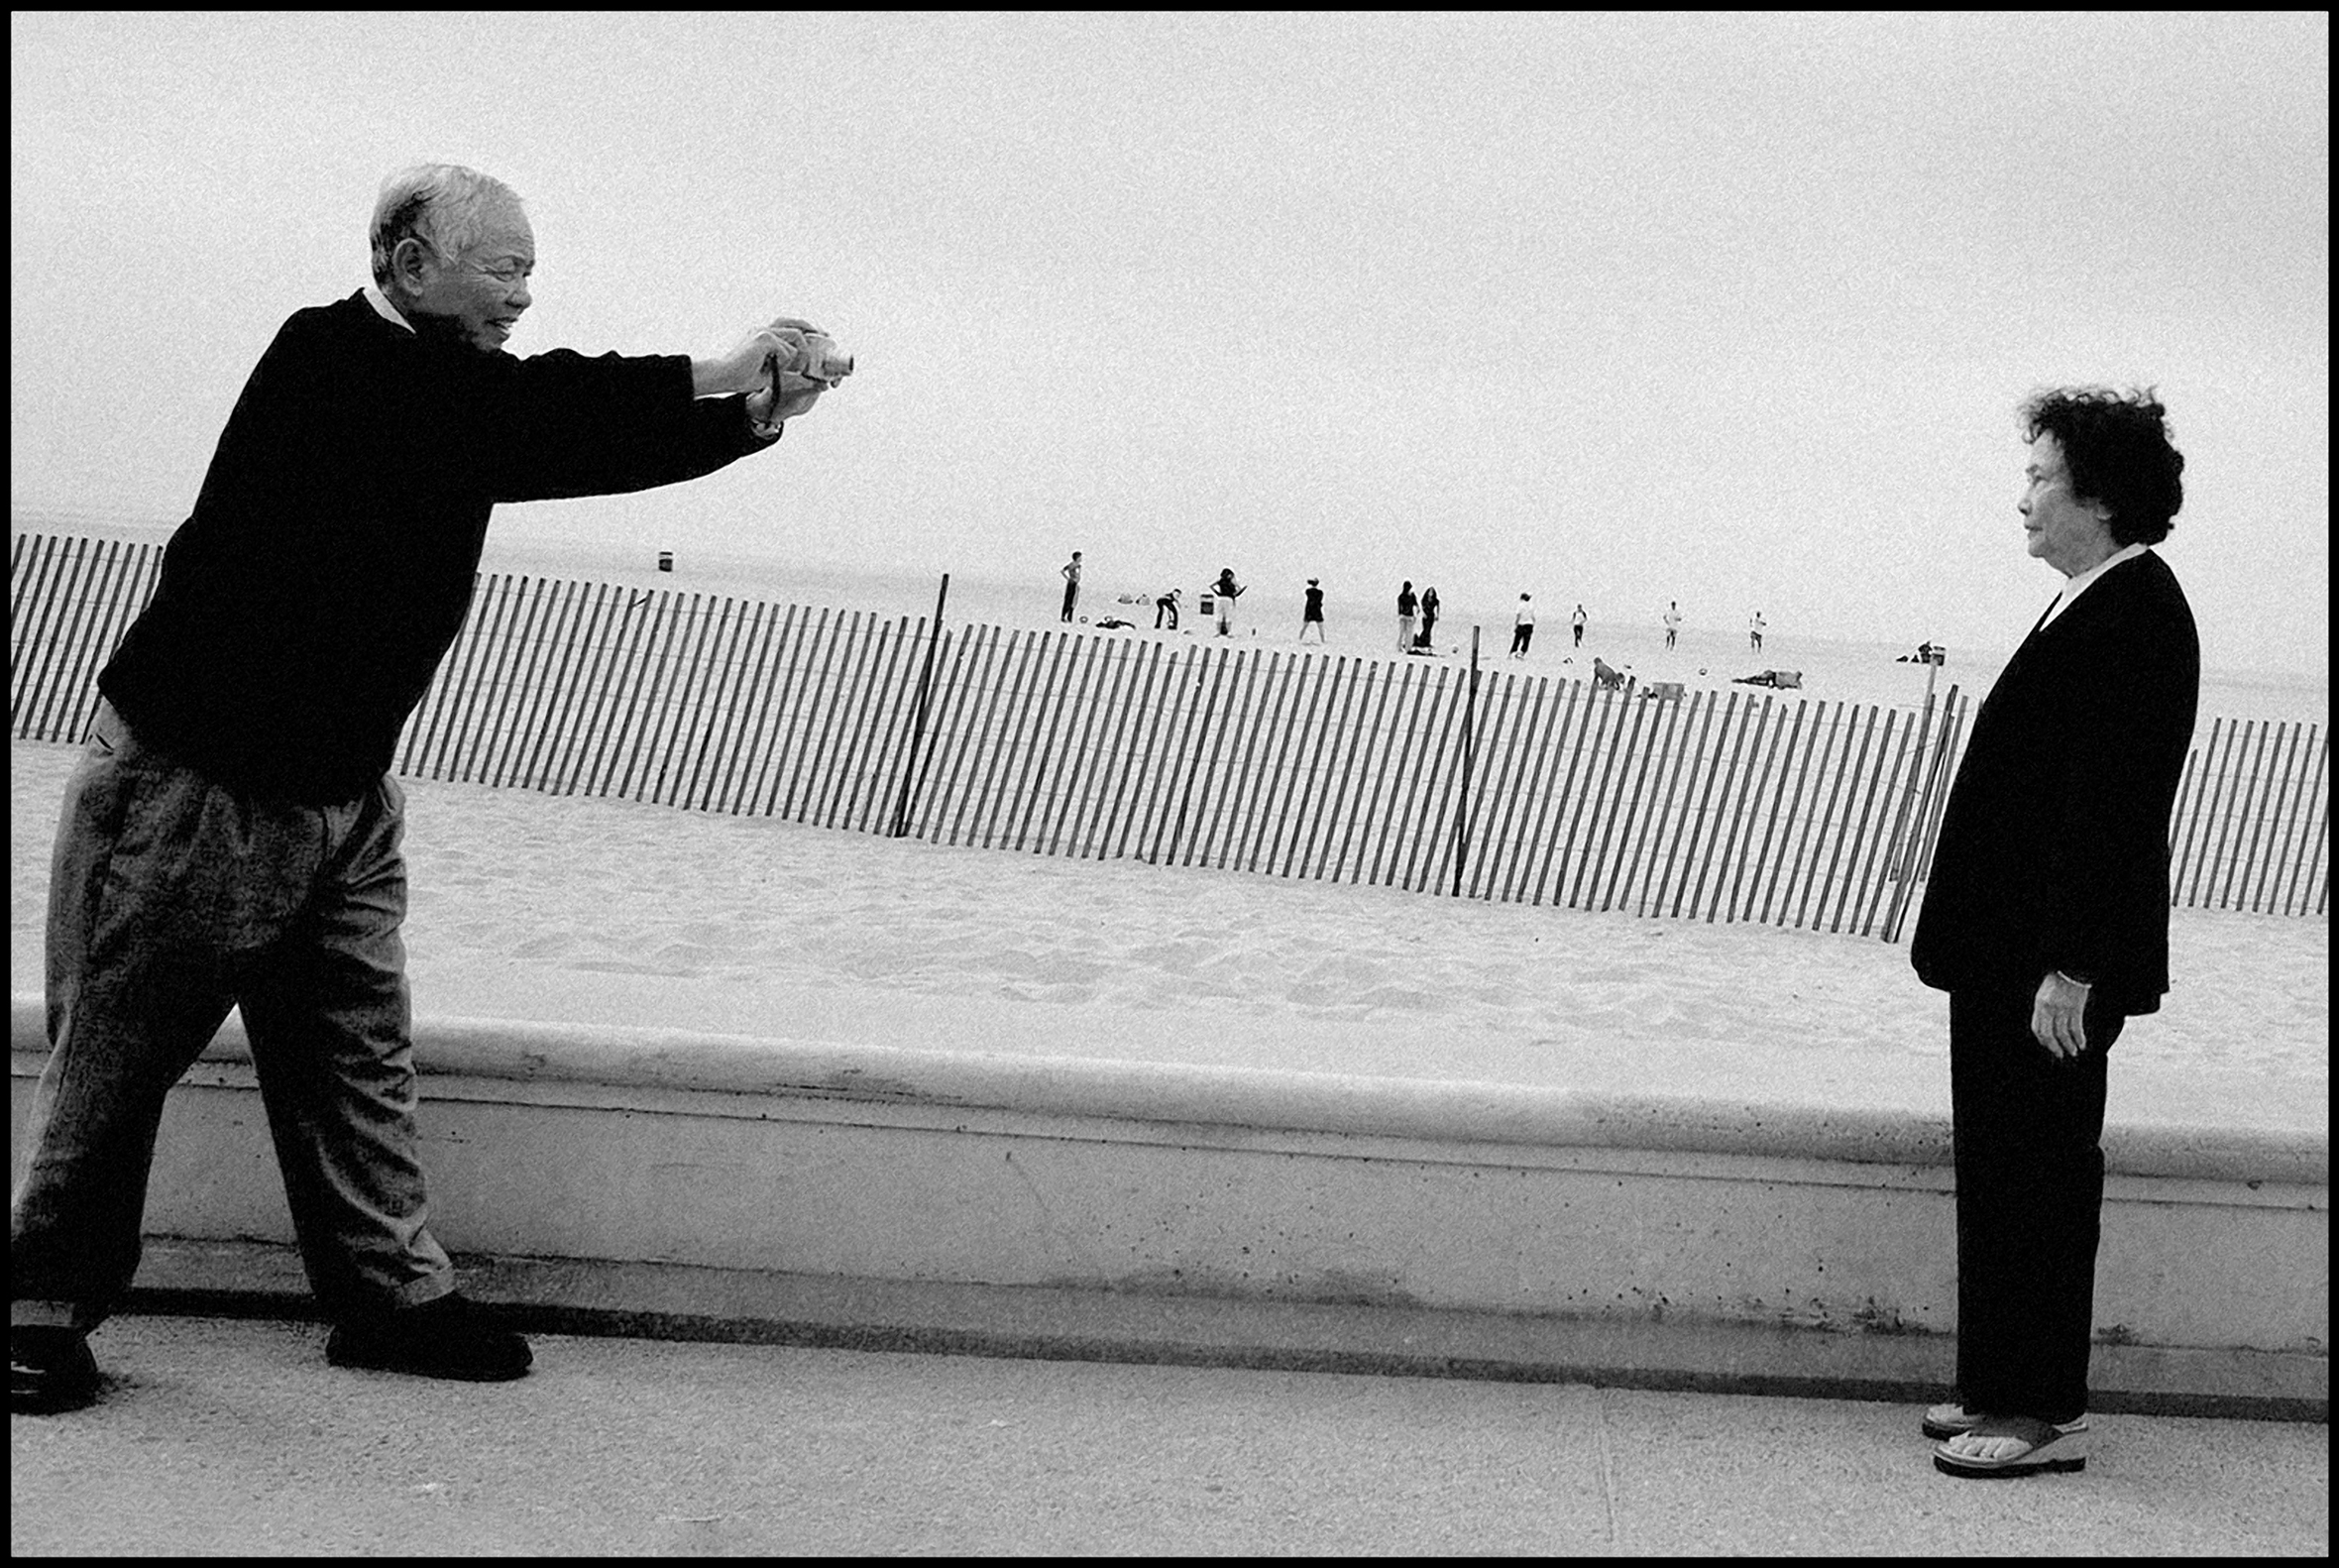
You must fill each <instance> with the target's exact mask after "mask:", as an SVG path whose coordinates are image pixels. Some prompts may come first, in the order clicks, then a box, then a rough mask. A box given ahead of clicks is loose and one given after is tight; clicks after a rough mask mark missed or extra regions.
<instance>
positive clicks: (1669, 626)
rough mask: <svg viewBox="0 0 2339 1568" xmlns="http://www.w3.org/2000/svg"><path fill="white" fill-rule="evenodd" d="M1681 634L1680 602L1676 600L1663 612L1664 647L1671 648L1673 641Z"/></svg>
mask: <svg viewBox="0 0 2339 1568" xmlns="http://www.w3.org/2000/svg"><path fill="white" fill-rule="evenodd" d="M1680 632H1681V601H1680V600H1678V599H1676V600H1674V601H1673V603H1672V604H1671V605H1670V606H1669V607H1668V608H1667V609H1666V611H1665V646H1667V647H1668V648H1669V647H1671V646H1673V639H1674V638H1675V637H1676V636H1678V635H1680Z"/></svg>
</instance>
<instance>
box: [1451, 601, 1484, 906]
mask: <svg viewBox="0 0 2339 1568" xmlns="http://www.w3.org/2000/svg"><path fill="white" fill-rule="evenodd" d="M1478 631H1479V628H1478V627H1476V626H1472V627H1471V628H1470V690H1469V691H1468V692H1466V693H1464V694H1463V698H1462V793H1461V795H1460V796H1459V797H1458V798H1457V806H1456V810H1455V812H1454V896H1455V897H1456V898H1460V897H1461V896H1462V862H1463V861H1464V860H1465V859H1466V858H1468V856H1469V853H1470V765H1471V763H1473V762H1474V761H1476V760H1477V759H1478Z"/></svg>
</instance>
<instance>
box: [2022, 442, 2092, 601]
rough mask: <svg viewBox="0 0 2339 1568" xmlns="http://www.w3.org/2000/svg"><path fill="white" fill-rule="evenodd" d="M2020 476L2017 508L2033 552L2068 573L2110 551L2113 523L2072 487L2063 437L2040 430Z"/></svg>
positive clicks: (2082, 567) (2038, 557) (2030, 549)
mask: <svg viewBox="0 0 2339 1568" xmlns="http://www.w3.org/2000/svg"><path fill="white" fill-rule="evenodd" d="M2023 475H2024V478H2025V480H2026V482H2027V483H2026V486H2025V488H2024V490H2023V493H2022V500H2021V501H2019V502H2017V503H2016V504H2015V510H2017V511H2019V512H2021V513H2022V526H2023V532H2024V533H2025V534H2026V535H2028V537H2029V541H2030V542H2029V545H2028V547H2027V548H2028V550H2029V553H2030V554H2031V555H2032V556H2033V557H2035V558H2036V559H2038V560H2042V561H2045V562H2046V563H2047V564H2048V565H2049V566H2052V567H2054V568H2055V569H2056V570H2057V571H2059V572H2061V573H2062V574H2063V576H2065V577H2070V576H2073V575H2075V574H2076V573H2079V572H2083V571H2085V570H2086V569H2087V568H2088V567H2090V566H2092V565H2094V564H2095V563H2096V562H2097V561H2099V560H2101V559H2102V558H2103V557H2104V556H2106V555H2109V554H2110V553H2111V552H2112V549H2113V548H2114V545H2113V541H2112V535H2111V525H2110V524H2109V523H2108V522H2107V521H2105V519H2104V512H2103V507H2102V506H2101V505H2100V504H2097V503H2095V502H2091V501H2081V500H2080V499H2079V498H2078V497H2077V496H2075V495H2073V494H2072V492H2071V472H2070V469H2069V467H2068V466H2067V465H2066V464H2065V463H2064V462H2063V458H2062V443H2061V441H2058V440H2056V439H2055V437H2054V436H2052V435H2049V434H2046V433H2044V432H2042V433H2041V434H2040V436H2039V438H2038V439H2037V440H2035V441H2033V442H2032V443H2031V460H2030V464H2029V466H2028V467H2027V468H2025V469H2024V470H2023Z"/></svg>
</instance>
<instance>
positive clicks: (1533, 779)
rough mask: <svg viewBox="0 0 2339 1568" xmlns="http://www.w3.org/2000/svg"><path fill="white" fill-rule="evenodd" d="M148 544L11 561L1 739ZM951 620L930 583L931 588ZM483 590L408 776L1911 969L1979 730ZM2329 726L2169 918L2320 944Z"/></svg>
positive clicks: (2191, 808)
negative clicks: (1271, 879) (2289, 924)
mask: <svg viewBox="0 0 2339 1568" xmlns="http://www.w3.org/2000/svg"><path fill="white" fill-rule="evenodd" d="M160 555H161V551H160V549H159V548H158V547H156V546H152V545H144V544H126V543H121V542H119V541H98V540H89V539H81V538H75V537H66V536H55V535H19V536H18V538H17V541H16V546H15V550H14V553H13V556H12V559H11V573H10V576H11V590H12V593H11V607H12V621H11V633H12V650H13V657H14V663H13V668H12V672H11V694H10V695H11V712H12V716H13V724H14V732H15V733H16V734H17V735H18V736H19V737H29V738H41V739H54V740H75V739H78V738H79V737H80V736H81V735H82V734H84V733H85V732H86V729H87V726H88V723H89V720H90V717H91V716H92V714H93V713H94V711H95V706H96V693H95V687H94V679H95V675H96V671H97V669H98V668H99V667H100V665H101V664H102V662H103V660H104V658H105V656H106V655H107V654H108V653H109V652H110V651H111V649H112V647H113V646H114V644H115V642H116V641H117V640H118V639H119V637H120V636H121V633H122V631H123V629H124V628H125V627H126V626H127V625H128V623H129V621H130V618H131V616H133V615H135V613H136V611H137V610H138V608H139V607H140V606H142V605H143V604H144V603H145V601H146V599H147V597H148V596H149V595H150V594H151V593H152V591H153V587H154V581H155V577H156V573H157V571H158V568H159V564H160ZM946 588H947V580H946ZM941 608H942V607H941V606H939V605H938V615H937V617H936V621H934V622H930V621H929V620H928V619H927V618H925V617H915V618H914V617H911V616H879V615H873V614H869V613H866V612H859V611H837V610H831V609H823V608H812V607H803V606H794V605H790V606H781V605H777V604H771V603H766V602H761V601H752V600H738V599H728V598H716V597H713V596H708V595H702V594H695V593H683V592H677V591H672V590H662V589H660V590H641V589H628V588H624V587H618V586H613V585H610V584H593V583H583V582H576V581H572V580H567V579H549V578H540V577H524V576H511V575H504V574H493V573H491V574H487V575H485V576H483V577H482V579H481V581H480V585H479V588H478V591H477V593H476V594H475V595H474V598H473V602H472V606H471V610H470V614H469V617H468V619H467V622H466V624H465V627H464V629H463V632H462V634H461V635H460V636H459V637H458V638H457V640H456V642H455V644H454V646H453V647H452V649H450V651H449V653H448V656H447V658H446V659H445V660H444V661H443V663H442V665H441V667H440V670H439V673H438V676H437V678H436V679H435V681H434V682H433V684H432V686H431V688H430V690H429V691H428V692H427V693H426V694H425V695H424V698H423V700H422V702H421V703H420V704H419V705H418V706H417V707H416V709H415V712H414V715H413V717H412V719H411V720H410V721H409V723H408V725H407V728H406V730H405V732H404V734H403V736H402V737H401V740H400V745H399V748H398V752H397V757H396V766H397V769H398V771H399V772H401V773H404V774H407V775H410V776H415V777H425V778H438V779H449V780H456V781H468V782H476V783H483V784H490V785H498V786H503V787H520V788H530V789H537V790H543V791H547V792H550V793H555V794H587V795H609V796H618V797H622V798H627V799H633V800H641V801H650V802H657V803H661V804H666V805H672V806H679V807H687V808H690V809H694V810H701V811H719V812H725V813H731V814H739V815H767V816H777V817H781V818H785V819H787V820H789V821H794V822H802V823H808V824H814V825H818V826H823V827H831V828H842V829H849V830H852V831H856V832H865V833H877V834H888V835H893V836H915V837H918V838H921V839H925V840H930V841H933V842H936V843H943V844H971V845H980V846H984V847H991V848H1003V849H1010V850H1017V851H1022V852H1027V853H1035V854H1052V855H1066V856H1071V857H1074V858H1094V859H1113V858H1125V857H1126V858H1138V859H1142V860H1145V861H1148V862H1152V863H1156V864H1170V865H1178V866H1189V867H1196V868H1207V869H1223V870H1241V871H1246V872H1250V873H1253V874H1261V875H1276V876H1283V877H1298V878H1305V879H1310V880H1322V881H1335V882H1339V881H1346V882H1362V883H1366V884H1368V885H1381V886H1392V887H1401V888H1408V889H1413V890H1417V891H1434V892H1438V893H1442V894H1449V895H1454V896H1461V897H1469V898H1479V899H1486V900H1493V901H1503V902H1522V903H1536V904H1540V903H1545V902H1549V903H1551V904H1554V905H1564V906H1567V907H1571V908H1580V909H1594V910H1609V909H1616V910H1630V911H1631V912H1633V913H1634V914H1637V915H1643V916H1656V917H1665V918H1682V919H1703V920H1707V921H1749V922H1760V923H1764V924H1771V925H1778V926H1789V925H1792V926H1795V927H1798V928H1809V929H1814V930H1820V929H1824V930H1828V931H1832V932H1849V933H1855V934H1859V935H1880V936H1882V937H1883V938H1884V939H1885V940H1887V941H1897V940H1898V939H1899V937H1900V936H1901V934H1902V932H1903V930H1904V928H1905V926H1906V924H1907V919H1908V915H1909V912H1910V910H1911V909H1912V908H1913V900H1912V894H1913V892H1914V890H1915V888H1916V886H1917V884H1918V883H1919V882H1921V881H1922V878H1923V875H1924V870H1925V867H1926V864H1927V863H1928V860H1929V857H1930V854H1931V849H1932V840H1933V836H1934V834H1935V832H1936V831H1937V830H1938V827H1939V821H1940V813H1941V808H1942V805H1943V803H1944V799H1945V797H1946V793H1947V789H1946V786H1947V782H1948V780H1949V778H1950V777H1951V776H1953V771H1954V760H1955V756H1956V752H1957V746H1958V742H1959V740H1960V739H1961V735H1962V728H1963V723H1964V719H1965V705H1963V704H1961V703H1960V702H1959V701H1958V700H1957V694H1956V689H1955V688H1954V687H1952V688H1950V691H1949V695H1948V698H1947V699H1946V700H1945V701H1944V702H1943V704H1942V705H1941V706H1940V707H1939V709H1938V710H1936V709H1933V708H1931V707H1929V708H1928V709H1927V710H1926V711H1924V712H1922V713H1910V712H1908V711H1906V710H1901V709H1893V708H1879V707H1875V706H1860V705H1855V704H1849V703H1829V702H1826V701H1812V700H1807V699H1802V698H1794V699H1787V698H1783V697H1781V696H1780V695H1779V694H1777V693H1771V692H1764V693H1761V694H1759V695H1757V694H1755V693H1752V692H1740V691H1737V690H1731V691H1728V692H1702V691H1701V692H1693V693H1689V694H1687V695H1686V696H1681V697H1675V698H1667V697H1660V696H1658V695H1657V694H1656V693H1655V692H1653V691H1651V690H1643V689H1638V688H1634V687H1631V686H1625V687H1622V688H1620V689H1617V688H1611V689H1607V690H1600V689H1595V688H1594V687H1592V686H1591V685H1589V684H1588V683H1586V682H1583V681H1575V680H1565V679H1559V680H1555V679H1552V678H1549V677H1544V676H1527V675H1519V674H1514V673H1512V672H1509V671H1502V672H1499V673H1497V672H1486V673H1483V674H1482V673H1480V672H1478V671H1476V670H1474V669H1471V668H1465V667H1463V666H1461V665H1460V664H1458V663H1453V662H1448V661H1442V660H1441V661H1437V662H1434V663H1430V662H1425V661H1420V660H1407V659H1401V658H1392V657H1388V656H1378V655H1363V656H1360V655H1353V654H1338V655H1334V654H1328V653H1323V652H1314V653H1304V652H1292V651H1287V650H1272V649H1259V648H1238V647H1235V646H1232V645H1228V644H1215V643H1201V644H1193V643H1178V644H1170V643H1165V642H1162V641H1158V640H1154V639H1149V638H1126V637H1121V636H1116V635H1109V634H1100V633H1093V632H1089V631H1084V630H1073V629H1068V628H1066V629H1056V628H1051V629H1046V630H1037V631H1032V630H1011V629H1006V628H1002V627H998V626H988V625H968V626H958V627H943V628H942V629H940V630H939V631H938V630H937V629H936V625H937V624H938V623H939V620H940V611H941ZM2328 749H2329V748H2328V741H2327V738H2326V737H2325V736H2324V734H2323V732H2322V728H2321V727H2320V726H2319V725H2289V724H2263V723H2260V722H2256V721H2249V722H2244V723H2239V724H2236V723H2232V722H2229V721H2225V720H2216V721H2213V722H2212V724H2211V727H2210V731H2209V735H2208V738H2207V740H2206V742H2205V743H2203V744H2202V745H2200V746H2197V747H2195V749H2194V751H2193V753H2192V755H2191V758H2190V760H2189V761H2188V765H2187V769H2186V773H2185V778H2184V783H2183V792H2182V794H2181V795H2180V798H2179V805H2178V809H2177V811H2176V813H2175V816H2174V821H2173V827H2172V836H2171V847H2172V856H2173V858H2174V865H2175V873H2176V875H2175V882H2176V889H2175V898H2176V901H2177V902H2179V903H2182V904H2185V905H2188V906H2197V907H2208V906H2211V905H2212V904H2213V905H2214V907H2216V908H2221V909H2225V908H2231V909H2241V910H2255V911H2259V912H2268V913H2283V914H2307V913H2313V914H2321V913H2323V912H2324V910H2325V908H2326V904H2327V900H2328V896H2329V887H2328V859H2327V844H2326V840H2325V827H2326V825H2327V821H2328V815H2329V802H2328V794H2327V785H2326V781H2325V762H2326V759H2327V754H2328Z"/></svg>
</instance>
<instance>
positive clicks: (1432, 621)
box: [1414, 588, 1437, 650]
mask: <svg viewBox="0 0 2339 1568" xmlns="http://www.w3.org/2000/svg"><path fill="white" fill-rule="evenodd" d="M1436 637H1437V590H1436V589H1435V588H1424V589H1423V590H1421V635H1420V637H1419V638H1417V639H1416V640H1415V642H1414V646H1416V647H1418V648H1422V649H1424V650H1427V649H1431V648H1434V647H1436V646H1437V642H1436Z"/></svg>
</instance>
